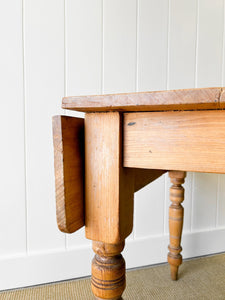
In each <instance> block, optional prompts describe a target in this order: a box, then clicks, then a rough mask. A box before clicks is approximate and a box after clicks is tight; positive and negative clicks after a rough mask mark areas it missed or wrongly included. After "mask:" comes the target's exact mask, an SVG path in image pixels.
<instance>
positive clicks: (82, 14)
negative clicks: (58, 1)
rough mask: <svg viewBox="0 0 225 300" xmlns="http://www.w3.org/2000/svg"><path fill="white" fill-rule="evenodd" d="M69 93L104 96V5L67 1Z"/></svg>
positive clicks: (93, 1)
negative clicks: (102, 77) (102, 80)
mask: <svg viewBox="0 0 225 300" xmlns="http://www.w3.org/2000/svg"><path fill="white" fill-rule="evenodd" d="M66 3H67V4H66V71H67V72H66V80H67V82H66V87H67V88H66V93H67V95H71V96H72V95H87V94H100V93H101V76H102V73H101V72H102V5H101V4H102V1H101V0H75V1H74V0H66Z"/></svg>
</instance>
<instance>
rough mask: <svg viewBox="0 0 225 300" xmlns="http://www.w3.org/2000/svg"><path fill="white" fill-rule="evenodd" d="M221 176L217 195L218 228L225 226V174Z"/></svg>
mask: <svg viewBox="0 0 225 300" xmlns="http://www.w3.org/2000/svg"><path fill="white" fill-rule="evenodd" d="M218 176H219V185H218V195H217V197H218V198H217V199H218V202H217V226H218V227H221V226H225V174H223V175H218Z"/></svg>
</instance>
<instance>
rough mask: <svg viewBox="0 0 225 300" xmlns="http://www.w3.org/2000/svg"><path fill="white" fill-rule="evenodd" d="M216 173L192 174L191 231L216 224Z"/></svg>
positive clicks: (204, 228) (212, 226) (213, 226)
mask: <svg viewBox="0 0 225 300" xmlns="http://www.w3.org/2000/svg"><path fill="white" fill-rule="evenodd" d="M217 187H218V175H215V174H206V173H205V174H201V173H195V174H194V185H193V216H192V217H193V221H192V222H193V223H192V228H193V231H199V230H206V229H209V228H210V229H212V228H215V226H216V210H217V207H216V206H217V205H216V203H217Z"/></svg>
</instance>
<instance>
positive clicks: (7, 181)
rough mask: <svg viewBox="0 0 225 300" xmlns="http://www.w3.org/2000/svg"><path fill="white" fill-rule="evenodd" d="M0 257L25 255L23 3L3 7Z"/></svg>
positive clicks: (0, 21)
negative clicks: (17, 254)
mask: <svg viewBox="0 0 225 300" xmlns="http://www.w3.org/2000/svg"><path fill="white" fill-rule="evenodd" d="M0 36H1V50H0V51H1V55H0V85H1V117H0V132H1V147H0V166H1V172H0V182H1V199H0V211H1V218H0V228H1V232H0V245H1V246H0V255H10V254H16V253H21V252H24V251H26V213H25V210H26V206H25V172H24V169H25V161H24V100H23V42H22V1H18V0H14V1H1V3H0Z"/></svg>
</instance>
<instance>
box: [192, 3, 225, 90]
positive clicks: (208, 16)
mask: <svg viewBox="0 0 225 300" xmlns="http://www.w3.org/2000/svg"><path fill="white" fill-rule="evenodd" d="M222 49H223V0H214V1H211V0H199V20H198V42H197V87H207V86H220V85H221V73H222Z"/></svg>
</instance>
